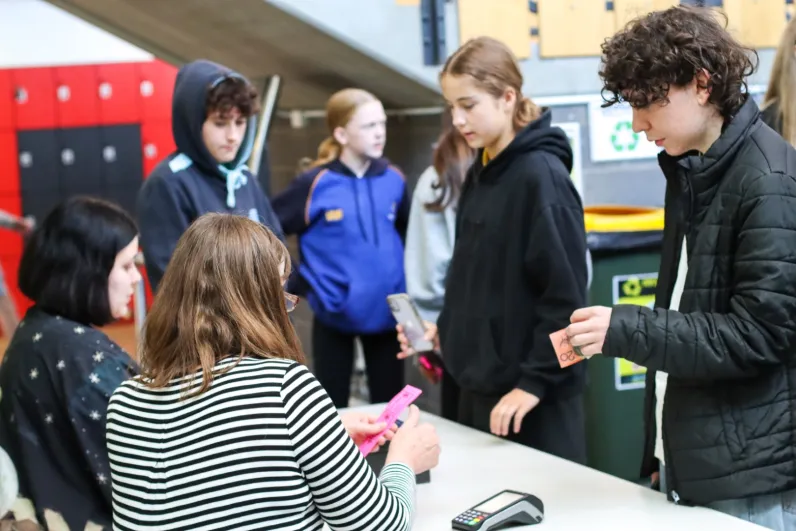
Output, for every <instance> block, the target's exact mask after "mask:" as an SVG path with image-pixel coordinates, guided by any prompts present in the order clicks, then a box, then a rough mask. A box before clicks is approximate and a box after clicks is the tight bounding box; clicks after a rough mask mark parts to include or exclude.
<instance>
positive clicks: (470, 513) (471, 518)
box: [454, 509, 489, 525]
mask: <svg viewBox="0 0 796 531" xmlns="http://www.w3.org/2000/svg"><path fill="white" fill-rule="evenodd" d="M487 516H489V514H488V513H482V512H481V511H474V510H472V509H468V510H467V511H464V512H463V513H462V514H460V515H459V516H457V517H456V518H455V519H454V520H455V521H456V522H459V523H460V524H464V525H477V524H479V523H481V522H482V521H483V520H484V519H485V518H486V517H487Z"/></svg>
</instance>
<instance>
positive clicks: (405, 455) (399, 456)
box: [386, 405, 440, 474]
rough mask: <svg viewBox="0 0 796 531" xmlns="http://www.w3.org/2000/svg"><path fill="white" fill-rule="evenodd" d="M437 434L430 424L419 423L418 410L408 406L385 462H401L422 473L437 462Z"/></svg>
mask: <svg viewBox="0 0 796 531" xmlns="http://www.w3.org/2000/svg"><path fill="white" fill-rule="evenodd" d="M439 454H440V447H439V436H438V435H437V430H436V429H434V426H432V425H431V424H428V423H425V424H420V410H419V409H417V406H415V405H411V406H409V414H408V415H407V417H406V420H405V421H404V423H403V425H402V426H401V427H400V428H399V429H398V432H397V433H396V434H395V437H394V438H393V440H392V442H390V451H389V452H388V453H387V460H386V464H390V463H403V464H405V465H407V466H408V467H409V468H411V469H412V470H414V472H415V474H422V473H423V472H425V471H426V470H430V469H432V468H434V467H435V466H437V463H439Z"/></svg>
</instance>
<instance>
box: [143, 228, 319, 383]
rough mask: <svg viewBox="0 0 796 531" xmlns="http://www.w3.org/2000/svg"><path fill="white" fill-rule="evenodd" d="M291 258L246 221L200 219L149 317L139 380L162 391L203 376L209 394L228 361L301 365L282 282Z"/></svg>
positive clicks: (183, 241)
mask: <svg viewBox="0 0 796 531" xmlns="http://www.w3.org/2000/svg"><path fill="white" fill-rule="evenodd" d="M289 274H290V255H289V254H288V251H287V249H286V248H285V246H284V244H282V242H281V241H279V239H277V237H276V236H274V234H273V233H272V232H271V231H270V230H268V229H267V228H266V227H264V226H263V225H261V224H260V223H257V222H255V221H252V220H250V219H248V218H246V217H243V216H237V215H232V214H215V213H213V214H205V215H204V216H201V217H200V218H198V219H197V220H196V221H195V222H194V223H193V224H192V225H191V226H190V227H188V230H187V231H185V233H184V234H183V235H182V237H181V238H180V239H179V241H178V242H177V248H176V249H175V250H174V254H173V255H172V257H171V260H170V262H169V267H168V268H166V274H165V275H164V276H163V280H162V282H161V284H160V287H159V289H158V293H157V297H155V301H154V303H153V304H152V309H151V311H150V313H149V315H148V316H147V319H146V323H145V326H144V333H143V342H142V347H141V379H142V381H144V382H145V383H146V384H147V385H148V386H149V387H152V388H162V387H166V386H168V385H169V382H170V381H171V380H172V379H175V378H181V377H184V376H187V375H190V374H194V373H196V372H197V371H199V370H201V372H202V382H201V386H200V387H199V389H198V390H197V391H196V392H195V393H187V394H188V395H194V394H195V395H198V394H201V393H203V392H204V391H206V390H207V389H208V388H209V387H210V384H211V383H212V381H213V372H214V367H215V365H216V363H218V361H220V360H221V359H224V358H228V357H231V356H236V357H237V358H238V360H240V359H241V358H243V357H244V356H255V357H259V358H280V359H289V360H294V361H297V362H299V363H304V356H303V354H302V351H301V347H300V345H299V341H298V338H297V337H296V332H295V330H294V329H293V325H292V324H291V322H290V319H289V318H288V315H287V307H286V303H285V293H284V291H283V288H282V279H283V278H286V277H287V276H288V275H289Z"/></svg>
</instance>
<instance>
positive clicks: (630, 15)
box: [614, 0, 680, 30]
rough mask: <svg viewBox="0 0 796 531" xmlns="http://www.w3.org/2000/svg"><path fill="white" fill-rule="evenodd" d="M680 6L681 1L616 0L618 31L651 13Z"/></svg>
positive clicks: (615, 14)
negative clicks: (637, 18) (641, 16)
mask: <svg viewBox="0 0 796 531" xmlns="http://www.w3.org/2000/svg"><path fill="white" fill-rule="evenodd" d="M678 4H680V1H679V0H614V17H615V18H616V29H617V30H620V29H622V28H623V27H624V26H625V24H627V23H628V22H630V21H631V20H633V19H634V18H636V17H638V16H640V15H644V14H646V13H649V12H651V11H663V10H664V9H668V8H670V7H672V6H676V5H678Z"/></svg>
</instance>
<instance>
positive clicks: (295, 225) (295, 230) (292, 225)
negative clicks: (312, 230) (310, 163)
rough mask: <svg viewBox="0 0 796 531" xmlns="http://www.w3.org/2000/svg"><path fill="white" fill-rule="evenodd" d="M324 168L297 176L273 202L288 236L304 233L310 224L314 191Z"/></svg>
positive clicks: (277, 215)
mask: <svg viewBox="0 0 796 531" xmlns="http://www.w3.org/2000/svg"><path fill="white" fill-rule="evenodd" d="M321 171H322V170H320V168H318V169H315V170H311V171H309V172H307V173H304V174H302V175H299V176H298V177H296V178H295V179H294V180H293V181H292V182H291V183H290V184H289V185H288V187H287V188H286V189H285V190H284V191H283V192H282V193H280V194H279V195H277V196H276V197H274V200H273V202H272V204H273V207H274V212H275V213H276V217H277V218H278V219H279V223H280V225H281V226H282V230H283V231H284V232H285V235H286V236H291V235H293V234H301V233H303V232H304V231H305V230H306V229H307V227H308V225H309V220H308V219H307V216H308V215H309V211H310V206H311V201H312V191H313V188H314V185H315V181H316V178H317V177H318V175H319V174H320V172H321Z"/></svg>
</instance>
